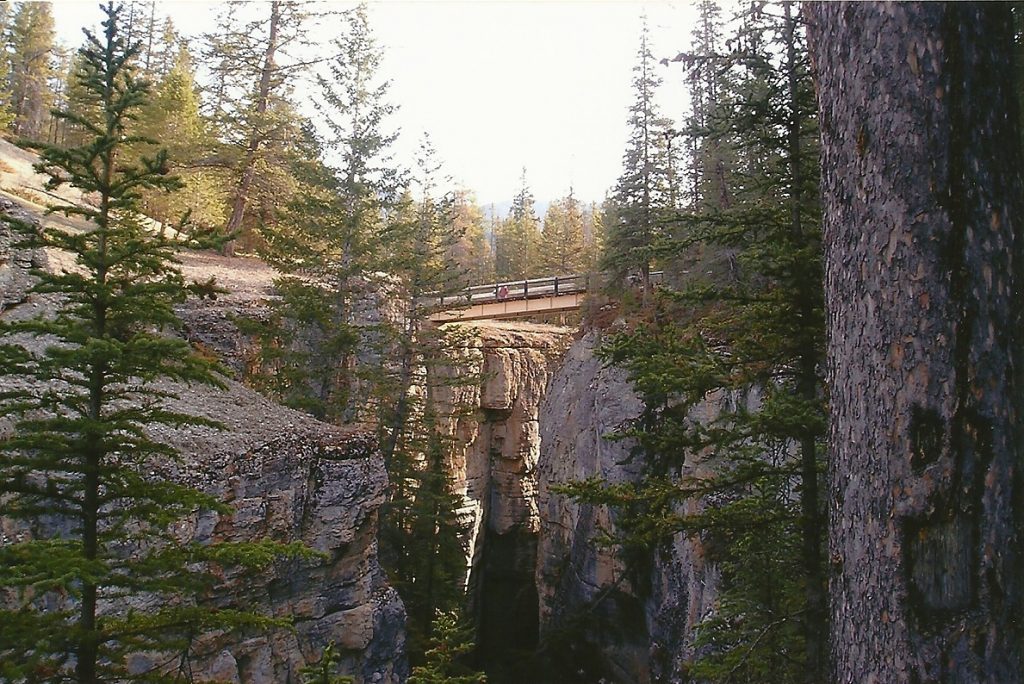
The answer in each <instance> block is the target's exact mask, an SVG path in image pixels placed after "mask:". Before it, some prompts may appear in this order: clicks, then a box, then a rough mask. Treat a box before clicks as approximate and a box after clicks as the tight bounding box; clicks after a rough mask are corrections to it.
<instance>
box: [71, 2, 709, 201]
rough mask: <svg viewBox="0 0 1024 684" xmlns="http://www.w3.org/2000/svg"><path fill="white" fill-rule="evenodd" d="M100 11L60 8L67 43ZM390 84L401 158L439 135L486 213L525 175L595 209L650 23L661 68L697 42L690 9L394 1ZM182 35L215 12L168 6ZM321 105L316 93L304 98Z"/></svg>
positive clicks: (678, 91)
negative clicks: (644, 20)
mask: <svg viewBox="0 0 1024 684" xmlns="http://www.w3.org/2000/svg"><path fill="white" fill-rule="evenodd" d="M97 6H98V3H97V2H93V1H82V0H56V2H54V10H55V11H54V15H55V17H56V20H57V29H58V35H59V36H60V38H61V40H63V41H64V42H65V43H67V44H69V45H78V44H79V43H80V40H81V39H80V37H81V27H82V26H86V25H87V26H95V25H97V24H98V21H99V18H100V12H99V10H98V9H97ZM369 7H370V10H371V13H370V21H371V27H372V29H373V31H374V34H375V36H376V38H377V40H378V42H379V43H380V44H381V45H382V46H383V47H384V49H385V53H384V66H383V72H384V73H383V76H384V77H385V78H388V79H390V80H391V82H392V86H391V91H390V93H391V97H390V99H391V101H392V102H393V103H394V104H397V105H400V107H401V109H400V111H399V113H398V114H397V115H396V116H395V117H394V120H393V123H394V125H395V126H397V127H399V128H400V129H401V132H402V137H401V138H400V147H399V149H398V155H399V158H400V159H401V158H402V157H403V155H406V154H408V153H409V151H411V150H414V149H416V147H417V146H418V141H419V138H420V136H421V134H422V133H423V132H424V131H426V132H428V133H429V134H430V137H431V140H432V142H433V145H434V147H435V148H436V150H437V152H438V156H439V158H440V160H441V161H442V162H443V163H444V171H445V172H446V173H447V174H448V175H450V176H452V177H453V178H454V179H455V181H456V182H458V183H460V184H461V185H463V186H464V187H467V188H469V189H471V190H474V191H475V192H476V196H477V199H478V200H479V201H480V203H481V204H488V203H490V202H496V203H501V202H504V201H507V200H509V199H511V197H512V196H513V195H514V194H515V192H516V191H517V190H518V187H519V178H520V175H521V173H522V169H523V167H525V168H526V175H527V182H528V183H529V185H530V187H531V189H532V190H533V193H534V195H535V196H536V197H537V198H538V200H551V199H555V198H557V197H560V196H562V195H564V194H566V192H567V191H568V189H569V187H570V185H572V186H573V187H574V189H575V194H576V196H577V197H578V198H580V199H583V200H600V199H602V198H603V197H604V195H605V192H606V190H607V189H608V188H610V187H611V186H612V185H613V184H614V183H615V180H616V178H617V177H618V175H619V172H620V170H621V159H622V153H623V151H624V149H625V142H626V133H627V132H626V126H625V122H626V118H627V108H628V107H629V105H630V103H631V102H632V101H633V93H632V90H631V85H630V82H631V80H632V69H633V66H634V64H635V63H636V52H637V49H638V46H639V36H640V25H641V16H642V15H643V14H645V13H646V14H647V16H648V25H649V27H650V29H651V33H652V42H653V50H652V51H653V53H654V55H655V56H656V57H659V58H660V57H664V56H670V55H675V54H676V53H677V52H679V51H681V50H683V49H685V48H686V47H687V45H688V44H689V40H690V26H691V23H690V22H691V20H692V17H693V15H694V14H695V10H694V7H693V6H692V5H691V4H690V3H688V2H678V3H676V2H666V1H664V0H663V1H660V2H640V1H631V2H627V1H624V0H574V1H573V0H563V1H556V2H542V1H538V0H534V1H527V0H509V1H503V2H499V1H493V0H482V1H481V0H476V1H469V0H419V1H414V0H390V1H378V2H370V3H369ZM157 11H158V12H164V13H167V14H169V15H170V16H171V18H172V19H173V21H174V23H175V25H176V27H177V28H178V29H179V31H181V32H183V33H185V34H188V35H194V34H198V33H201V32H203V31H208V30H210V28H211V27H212V24H213V20H214V18H215V16H216V3H212V2H206V1H193V2H188V1H182V0H164V1H162V2H159V3H158V6H157ZM658 68H659V69H660V73H661V75H662V77H663V78H664V80H665V85H664V86H663V88H662V95H663V100H664V101H663V114H665V115H668V116H671V117H673V118H679V117H680V116H681V114H682V111H683V102H684V95H683V87H682V74H681V71H680V69H679V67H678V66H674V67H658ZM307 96H308V97H310V98H312V97H314V96H315V93H313V92H309V93H307Z"/></svg>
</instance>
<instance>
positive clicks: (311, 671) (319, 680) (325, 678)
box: [299, 641, 353, 684]
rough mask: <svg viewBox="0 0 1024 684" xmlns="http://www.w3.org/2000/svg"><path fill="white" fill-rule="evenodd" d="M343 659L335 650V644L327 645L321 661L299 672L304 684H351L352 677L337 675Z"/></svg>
mask: <svg viewBox="0 0 1024 684" xmlns="http://www.w3.org/2000/svg"><path fill="white" fill-rule="evenodd" d="M339 660H341V657H340V656H339V655H338V654H337V652H335V650H334V642H333V641H332V642H331V643H329V644H327V646H326V648H324V652H323V654H322V655H321V656H320V661H319V662H317V663H316V664H315V665H308V666H306V667H304V668H302V669H301V670H299V676H300V677H301V678H302V684H351V682H352V681H353V679H352V678H351V677H343V676H340V675H338V674H336V673H335V671H336V670H337V669H338V661H339Z"/></svg>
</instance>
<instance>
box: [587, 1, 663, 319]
mask: <svg viewBox="0 0 1024 684" xmlns="http://www.w3.org/2000/svg"><path fill="white" fill-rule="evenodd" d="M637 60H638V62H637V65H636V66H635V67H634V68H633V72H634V74H635V77H634V79H633V89H634V91H635V93H636V100H635V101H634V103H633V105H632V106H631V107H630V109H629V120H628V125H629V130H630V133H629V142H628V143H627V147H626V153H625V154H624V155H623V159H622V163H623V171H622V175H621V176H619V180H618V182H617V183H616V185H615V190H614V193H613V195H612V199H613V201H614V202H615V204H616V211H615V216H616V222H615V223H614V224H610V225H608V226H607V231H608V232H607V242H606V243H605V252H604V259H603V266H604V268H605V270H607V271H608V272H609V273H610V274H611V275H612V276H613V278H614V281H613V282H618V283H621V282H623V281H624V280H625V279H626V278H627V277H632V278H636V279H637V280H638V282H639V285H640V288H641V291H642V294H643V301H644V302H645V303H646V302H648V301H649V300H650V296H651V292H652V290H651V263H652V262H653V260H654V258H655V251H656V249H657V245H658V242H659V241H660V239H661V237H662V236H663V235H664V233H665V223H666V221H667V220H668V219H669V218H670V215H669V213H670V211H671V210H672V209H674V194H675V193H674V188H673V184H672V182H671V181H672V174H673V172H672V158H671V155H670V145H669V141H670V140H671V139H672V132H671V130H672V129H671V121H670V120H669V119H666V118H663V117H662V116H661V115H660V114H659V110H658V105H657V102H656V100H655V96H656V93H657V90H658V88H659V87H660V86H661V78H660V77H659V76H657V74H655V73H654V67H655V64H656V62H655V60H654V55H653V54H652V53H651V47H650V34H649V32H648V29H647V23H646V20H645V22H644V27H643V31H642V32H641V34H640V49H639V51H638V53H637Z"/></svg>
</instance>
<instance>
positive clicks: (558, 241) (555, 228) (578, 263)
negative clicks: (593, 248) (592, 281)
mask: <svg viewBox="0 0 1024 684" xmlns="http://www.w3.org/2000/svg"><path fill="white" fill-rule="evenodd" d="M584 222H585V217H584V213H583V206H582V205H581V204H580V202H579V200H577V199H576V198H575V197H573V194H572V191H571V190H570V192H569V194H568V195H566V196H565V197H563V198H562V199H559V200H556V201H554V202H552V203H551V204H550V205H549V206H548V210H547V213H546V214H545V215H544V232H543V234H542V235H541V238H540V249H539V255H540V271H541V273H543V274H544V275H551V276H557V275H569V274H573V273H580V272H585V271H588V270H589V269H590V267H591V266H592V265H593V264H588V263H587V262H586V257H587V249H586V239H585V235H584V229H585V225H584Z"/></svg>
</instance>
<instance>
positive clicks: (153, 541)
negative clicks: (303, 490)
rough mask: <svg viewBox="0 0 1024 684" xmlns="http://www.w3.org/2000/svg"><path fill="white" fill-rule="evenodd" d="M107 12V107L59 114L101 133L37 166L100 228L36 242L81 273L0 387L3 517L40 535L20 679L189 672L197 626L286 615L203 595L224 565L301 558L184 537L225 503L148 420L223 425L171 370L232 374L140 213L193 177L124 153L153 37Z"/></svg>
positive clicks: (6, 647) (264, 547)
mask: <svg viewBox="0 0 1024 684" xmlns="http://www.w3.org/2000/svg"><path fill="white" fill-rule="evenodd" d="M105 12H106V14H107V19H106V20H105V21H104V23H103V26H104V34H103V37H102V38H101V39H97V38H95V37H94V36H92V35H91V34H89V35H88V43H87V45H86V47H85V48H83V50H82V61H81V64H82V68H81V70H80V71H79V77H80V78H81V79H82V87H83V90H84V91H85V92H88V93H91V95H92V100H93V102H94V103H95V109H94V111H95V112H96V113H97V114H98V116H97V117H94V118H76V117H75V115H72V114H68V113H62V114H61V116H64V117H70V118H72V119H73V120H74V121H75V122H76V123H77V124H78V125H79V126H80V127H81V128H82V129H84V130H87V131H89V132H90V133H91V135H92V138H91V139H90V140H89V141H88V143H87V144H85V145H84V146H81V147H75V148H66V149H65V148H47V149H45V150H44V152H43V155H42V162H41V163H40V165H39V168H40V170H41V171H44V172H46V173H48V174H50V176H51V178H52V181H51V183H50V185H51V187H56V186H58V185H60V184H62V183H64V182H69V183H71V184H72V185H74V186H76V187H78V188H79V189H81V190H82V191H84V192H89V193H93V195H94V197H95V198H96V204H95V205H91V206H81V207H78V206H76V207H67V208H61V211H62V212H64V213H66V214H69V215H72V214H73V215H78V216H80V217H82V218H83V219H86V220H88V221H90V222H91V223H92V225H93V227H92V229H91V230H89V231H86V232H70V231H63V230H61V229H58V228H47V229H45V230H44V231H42V233H41V234H39V235H38V236H37V239H38V241H39V244H41V245H42V246H45V247H49V248H55V249H63V250H66V251H68V252H70V253H71V254H73V255H75V257H76V262H77V268H76V269H74V270H63V271H61V272H60V273H48V272H40V273H38V274H37V275H38V278H39V283H38V285H36V287H35V291H36V292H38V293H49V294H53V295H57V296H59V297H60V301H61V304H60V308H59V309H58V311H57V313H56V315H55V316H53V317H49V318H37V319H31V320H24V321H19V322H11V323H8V324H5V325H4V327H3V328H2V333H3V334H4V335H13V334H27V335H29V336H35V337H36V339H38V340H39V341H40V342H41V343H42V344H44V345H45V348H44V349H43V350H42V351H41V352H33V351H30V350H29V349H27V348H25V347H23V346H21V345H19V344H17V343H16V342H15V341H14V340H12V339H10V338H8V339H7V341H6V343H5V344H3V345H2V346H0V368H2V371H3V374H4V375H5V377H7V378H8V379H9V380H15V381H14V382H10V383H5V389H4V391H3V392H2V393H0V415H2V416H5V417H10V418H12V419H14V420H15V421H16V425H15V431H14V433H13V434H12V435H11V436H10V437H8V438H7V439H5V440H4V441H3V442H0V502H2V503H0V515H2V516H3V517H5V518H7V519H8V520H17V521H21V522H22V524H23V525H24V526H25V528H24V529H25V532H26V534H25V535H24V536H23V537H22V538H21V539H19V540H18V541H12V542H5V544H4V545H2V546H0V586H2V587H3V588H4V590H5V600H4V603H3V606H2V608H0V676H2V677H3V678H4V679H5V680H6V681H41V680H46V681H56V680H60V681H69V680H70V681H77V682H82V683H90V684H91V683H94V682H100V681H115V680H117V681H121V680H123V679H125V678H130V679H135V680H142V679H145V680H147V681H161V680H169V679H173V677H164V673H163V672H162V671H152V672H144V673H131V674H129V672H128V670H127V667H128V665H127V657H128V655H129V654H132V653H147V652H148V653H150V654H153V655H155V654H163V655H162V657H160V658H157V662H159V663H162V664H166V665H167V666H168V667H175V666H174V665H173V663H175V661H176V659H177V660H179V661H180V662H181V663H184V662H186V660H187V658H188V650H189V648H190V644H191V643H192V640H193V638H194V637H195V636H196V635H197V634H202V633H203V632H205V631H207V630H212V629H219V630H223V629H229V628H231V627H232V626H241V625H269V624H273V622H274V621H271V620H269V619H267V618H263V617H260V616H257V615H254V614H251V613H247V612H241V611H234V610H227V609H222V610H216V609H211V608H210V607H209V606H206V605H203V606H201V605H200V603H199V599H200V596H201V595H204V594H205V592H207V591H208V590H209V588H210V587H211V585H212V584H213V583H214V581H215V575H214V574H213V573H212V572H211V571H212V568H211V567H210V565H211V564H216V565H218V566H223V565H227V566H231V565H237V564H239V563H240V564H242V565H247V566H260V565H265V564H267V563H270V562H272V561H273V560H274V559H275V558H276V557H278V555H279V554H281V553H288V554H295V553H298V552H299V547H295V546H293V547H283V546H280V545H277V544H272V543H269V542H268V543H253V544H229V543H213V544H209V545H205V546H200V545H196V544H190V543H187V542H184V541H182V540H181V539H180V538H179V537H178V535H177V534H176V533H175V530H174V523H176V522H177V521H179V520H180V519H181V518H183V517H185V516H189V515H193V514H195V513H196V512H197V511H198V510H200V509H213V510H220V511H225V512H226V510H227V509H226V507H225V506H224V505H223V504H220V503H219V502H217V501H216V500H215V499H213V498H212V497H210V496H207V495H204V494H202V493H200V492H198V491H195V490H193V489H190V488H189V487H186V486H184V485H181V484H178V483H176V482H174V481H171V480H169V479H164V478H163V477H161V475H160V473H161V472H163V471H164V470H165V467H166V462H167V461H168V460H173V459H174V458H175V456H176V454H175V452H174V450H173V449H172V448H170V447H169V446H167V445H166V444H163V443H161V442H158V441H155V440H154V439H153V438H152V437H151V436H150V434H151V433H150V431H149V428H152V427H155V426H161V425H163V426H189V425H211V423H209V421H205V420H202V419H200V418H196V417H194V416H191V415H188V414H185V413H181V412H178V411H174V410H171V409H168V408H166V407H165V404H164V401H165V400H166V399H173V398H174V397H175V395H174V393H173V391H172V390H169V389H168V388H167V385H159V384H157V383H156V381H158V380H163V381H175V382H180V383H205V384H216V382H217V380H216V377H215V375H214V374H213V368H212V367H211V365H210V364H209V363H208V362H206V361H204V360H202V359H201V358H199V357H198V356H196V355H195V354H193V353H192V351H191V349H190V347H189V345H188V344H187V343H186V342H185V341H184V340H182V339H180V338H178V337H174V336H172V335H168V334H167V331H168V330H169V329H172V328H173V327H174V326H175V325H176V323H177V321H176V317H175V315H174V312H173V307H174V305H175V304H176V303H177V302H178V301H180V300H181V299H182V298H183V297H184V296H185V294H186V286H185V284H184V282H183V280H182V277H181V274H180V272H179V271H177V269H176V268H175V267H174V258H173V253H172V249H173V248H174V247H175V244H174V243H172V242H170V241H168V240H165V239H162V238H159V237H155V236H152V235H149V234H147V233H146V232H145V231H144V229H143V228H142V226H141V224H140V222H139V220H138V213H137V211H138V201H139V192H140V190H141V189H144V188H151V189H156V188H164V189H167V190H172V189H174V188H175V187H176V186H177V181H176V180H175V179H174V178H173V177H169V176H167V175H166V172H165V167H166V154H165V153H164V152H162V151H161V152H158V153H156V154H155V155H153V156H152V157H145V158H143V159H142V161H141V162H139V163H131V162H129V161H127V160H125V159H122V152H123V151H124V150H125V147H126V146H127V145H130V144H132V143H135V142H138V141H137V139H135V138H134V137H133V136H131V135H130V134H129V122H130V121H131V119H132V117H133V116H134V115H135V113H136V112H137V110H138V109H139V108H140V107H141V106H142V105H143V104H144V100H145V96H146V91H145V88H144V86H143V85H142V84H140V83H139V82H138V81H137V80H136V79H135V77H134V74H133V69H132V67H131V63H132V60H133V58H134V57H135V56H136V54H137V51H138V46H137V45H128V44H126V42H125V41H124V39H123V38H122V37H121V35H120V32H119V19H120V12H121V9H120V8H115V7H114V6H113V4H110V5H108V6H107V7H106V8H105ZM62 521H63V522H66V524H62ZM133 598H135V599H136V600H134V601H133V600H132V599H133ZM104 606H105V607H104ZM175 654H177V656H176V657H175ZM157 667H161V665H158V666H157Z"/></svg>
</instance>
